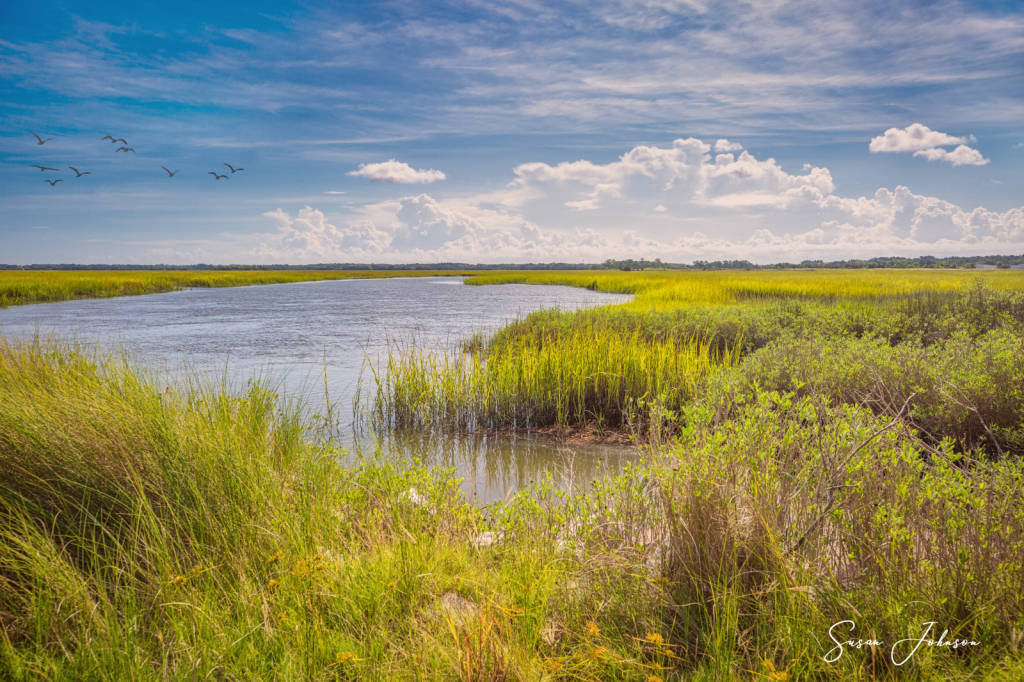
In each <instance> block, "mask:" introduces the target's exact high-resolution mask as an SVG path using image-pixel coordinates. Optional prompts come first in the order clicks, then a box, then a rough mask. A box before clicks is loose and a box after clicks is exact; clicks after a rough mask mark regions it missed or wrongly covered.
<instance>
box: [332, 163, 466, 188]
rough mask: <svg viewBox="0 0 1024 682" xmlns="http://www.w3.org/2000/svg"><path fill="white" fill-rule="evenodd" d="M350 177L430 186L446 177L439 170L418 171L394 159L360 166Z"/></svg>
mask: <svg viewBox="0 0 1024 682" xmlns="http://www.w3.org/2000/svg"><path fill="white" fill-rule="evenodd" d="M348 175H360V176H362V177H364V178H368V179H370V180H373V181H374V182H393V183H396V184H400V185H412V184H416V183H423V184H429V183H431V182H435V181H437V180H444V179H445V177H446V176H445V174H444V173H442V172H441V171H439V170H434V169H433V168H431V169H429V170H423V169H420V170H416V169H415V168H413V167H412V166H410V165H409V164H407V163H403V162H402V161H395V160H394V159H390V160H388V161H384V162H383V163H364V164H360V165H359V170H355V171H352V172H351V173H348Z"/></svg>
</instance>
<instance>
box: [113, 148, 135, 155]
mask: <svg viewBox="0 0 1024 682" xmlns="http://www.w3.org/2000/svg"><path fill="white" fill-rule="evenodd" d="M117 152H124V153H125V154H127V153H128V152H131V153H132V154H134V153H135V150H134V149H132V148H131V147H118V148H117V151H115V152H114V153H115V154H116V153H117Z"/></svg>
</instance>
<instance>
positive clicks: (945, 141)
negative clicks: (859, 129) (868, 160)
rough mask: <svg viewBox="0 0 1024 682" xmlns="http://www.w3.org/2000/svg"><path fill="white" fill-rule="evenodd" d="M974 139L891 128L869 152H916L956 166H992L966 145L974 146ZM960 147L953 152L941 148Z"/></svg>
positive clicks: (919, 127)
mask: <svg viewBox="0 0 1024 682" xmlns="http://www.w3.org/2000/svg"><path fill="white" fill-rule="evenodd" d="M974 141H975V139H974V136H973V135H971V136H969V137H954V136H952V135H947V134H946V133H940V132H938V131H937V130H932V129H931V128H929V127H928V126H925V125H921V124H920V123H914V124H912V125H909V126H907V127H906V128H889V129H888V130H886V131H885V133H884V134H882V135H879V136H878V137H875V138H872V140H871V142H870V143H869V144H868V149H869V150H870V151H872V152H914V156H923V157H924V158H926V159H928V160H929V161H948V162H949V163H951V164H953V165H954V166H984V165H985V164H986V163H988V162H989V159H986V158H985V157H983V156H982V154H981V152H979V151H978V150H977V149H971V148H970V147H968V146H967V145H966V144H964V143H965V142H974ZM952 145H959V146H958V147H957V148H956V149H954V150H953V151H951V152H949V151H946V150H945V149H940V147H950V146H952Z"/></svg>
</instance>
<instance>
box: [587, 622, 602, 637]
mask: <svg viewBox="0 0 1024 682" xmlns="http://www.w3.org/2000/svg"><path fill="white" fill-rule="evenodd" d="M600 634H601V631H600V630H599V629H598V627H597V623H595V622H594V621H592V620H588V621H587V637H597V636H598V635H600Z"/></svg>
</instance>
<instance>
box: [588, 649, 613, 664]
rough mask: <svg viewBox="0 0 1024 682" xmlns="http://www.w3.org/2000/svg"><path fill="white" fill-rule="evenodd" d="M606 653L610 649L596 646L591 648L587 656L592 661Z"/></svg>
mask: <svg viewBox="0 0 1024 682" xmlns="http://www.w3.org/2000/svg"><path fill="white" fill-rule="evenodd" d="M606 653H608V650H607V649H605V648H604V647H603V646H596V647H594V648H593V649H591V650H590V653H589V654H587V658H589V659H590V660H592V661H596V660H597V659H599V658H601V657H602V656H604V655H605V654H606Z"/></svg>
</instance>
